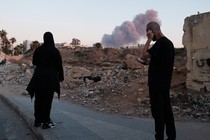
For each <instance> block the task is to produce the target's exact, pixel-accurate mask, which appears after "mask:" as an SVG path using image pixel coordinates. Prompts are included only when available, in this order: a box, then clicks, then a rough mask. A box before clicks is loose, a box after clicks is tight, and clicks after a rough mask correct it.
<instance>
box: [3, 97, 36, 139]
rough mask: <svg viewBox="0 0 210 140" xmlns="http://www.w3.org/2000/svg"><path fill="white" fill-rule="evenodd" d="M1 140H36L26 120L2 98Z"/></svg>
mask: <svg viewBox="0 0 210 140" xmlns="http://www.w3.org/2000/svg"><path fill="white" fill-rule="evenodd" d="M0 140H35V137H34V134H33V132H32V131H31V129H30V128H29V127H28V125H27V124H26V123H25V121H24V120H23V119H22V118H21V117H20V116H19V115H18V114H17V113H16V112H15V111H14V110H13V109H11V108H10V107H9V106H8V105H7V104H6V103H5V102H3V101H2V100H1V99H0Z"/></svg>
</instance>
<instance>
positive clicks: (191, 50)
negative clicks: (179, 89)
mask: <svg viewBox="0 0 210 140" xmlns="http://www.w3.org/2000/svg"><path fill="white" fill-rule="evenodd" d="M183 31H184V34H183V38H182V42H183V45H184V47H185V48H186V50H187V64H186V68H187V79H186V85H187V88H188V89H192V90H196V91H200V90H202V89H204V90H205V91H206V90H207V91H210V12H207V13H202V14H199V13H198V14H197V15H192V16H190V17H187V18H185V21H184V26H183ZM207 60H208V61H209V63H208V61H207Z"/></svg>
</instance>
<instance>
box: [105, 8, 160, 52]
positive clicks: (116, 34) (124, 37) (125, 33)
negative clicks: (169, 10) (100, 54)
mask: <svg viewBox="0 0 210 140" xmlns="http://www.w3.org/2000/svg"><path fill="white" fill-rule="evenodd" d="M150 21H156V22H158V23H159V24H160V20H159V19H158V14H157V11H154V10H147V11H146V12H145V14H138V15H136V16H135V17H134V19H133V21H125V22H123V23H122V25H120V26H116V27H115V29H114V31H113V32H112V34H111V35H108V34H104V35H103V37H102V41H101V43H102V44H103V46H104V47H112V48H119V47H124V45H129V44H137V42H138V41H139V40H140V38H142V37H145V35H146V31H145V30H146V24H147V23H149V22H150Z"/></svg>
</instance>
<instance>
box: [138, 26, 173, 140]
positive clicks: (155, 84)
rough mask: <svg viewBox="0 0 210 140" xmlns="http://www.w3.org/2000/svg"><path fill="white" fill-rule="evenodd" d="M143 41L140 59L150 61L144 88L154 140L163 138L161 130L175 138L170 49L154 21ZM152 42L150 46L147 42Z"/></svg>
mask: <svg viewBox="0 0 210 140" xmlns="http://www.w3.org/2000/svg"><path fill="white" fill-rule="evenodd" d="M146 32H147V41H146V44H145V46H144V48H143V51H142V55H141V59H142V60H145V61H146V60H147V59H148V58H150V62H149V69H148V86H149V96H150V103H151V111H152V116H153V118H154V121H155V132H156V134H155V138H156V140H163V139H164V127H166V134H167V136H168V140H175V139H176V129H175V123H174V117H173V112H172V108H171V101H170V93H169V90H170V85H171V79H172V72H173V65H174V46H173V43H172V42H171V41H170V40H169V39H168V38H166V37H165V36H164V35H163V33H162V32H161V30H160V26H159V24H158V23H156V22H150V23H148V24H147V27H146ZM152 41H156V42H155V44H154V45H153V46H152V47H151V48H149V47H150V43H151V42H152Z"/></svg>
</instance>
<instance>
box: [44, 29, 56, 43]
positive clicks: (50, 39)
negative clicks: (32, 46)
mask: <svg viewBox="0 0 210 140" xmlns="http://www.w3.org/2000/svg"><path fill="white" fill-rule="evenodd" d="M43 39H44V46H46V47H55V43H54V39H53V34H52V33H51V32H46V33H44V37H43Z"/></svg>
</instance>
